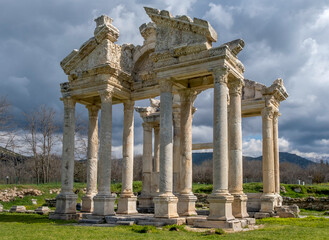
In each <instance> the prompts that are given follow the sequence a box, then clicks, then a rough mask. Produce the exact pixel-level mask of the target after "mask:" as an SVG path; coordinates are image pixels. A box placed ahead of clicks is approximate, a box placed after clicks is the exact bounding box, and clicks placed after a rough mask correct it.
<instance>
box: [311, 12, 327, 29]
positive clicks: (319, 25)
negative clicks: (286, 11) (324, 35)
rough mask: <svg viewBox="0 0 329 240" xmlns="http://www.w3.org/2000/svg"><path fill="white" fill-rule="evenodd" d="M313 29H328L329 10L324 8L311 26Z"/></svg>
mask: <svg viewBox="0 0 329 240" xmlns="http://www.w3.org/2000/svg"><path fill="white" fill-rule="evenodd" d="M312 27H313V28H314V29H324V28H326V27H329V8H326V9H325V10H324V11H323V12H322V13H321V14H320V15H319V17H318V19H317V20H316V22H315V23H314V24H313V25H312Z"/></svg>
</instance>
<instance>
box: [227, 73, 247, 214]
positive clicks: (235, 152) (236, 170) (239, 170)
mask: <svg viewBox="0 0 329 240" xmlns="http://www.w3.org/2000/svg"><path fill="white" fill-rule="evenodd" d="M228 86H229V93H230V111H229V123H228V126H229V141H228V142H229V192H230V194H232V195H233V197H234V201H233V204H232V212H233V216H234V217H238V218H245V217H248V216H249V215H248V213H247V195H245V194H244V193H243V160H242V125H241V93H242V87H243V86H244V82H243V80H242V79H233V80H231V81H229V84H228Z"/></svg>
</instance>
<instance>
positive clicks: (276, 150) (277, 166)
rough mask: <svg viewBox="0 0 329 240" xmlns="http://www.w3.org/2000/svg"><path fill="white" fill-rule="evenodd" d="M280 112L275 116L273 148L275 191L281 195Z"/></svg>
mask: <svg viewBox="0 0 329 240" xmlns="http://www.w3.org/2000/svg"><path fill="white" fill-rule="evenodd" d="M278 117H279V113H278V112H275V113H274V116H273V149H274V172H275V193H277V194H279V195H280V162H279V160H280V159H279V128H278Z"/></svg>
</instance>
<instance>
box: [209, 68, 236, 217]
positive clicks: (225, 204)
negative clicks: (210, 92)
mask: <svg viewBox="0 0 329 240" xmlns="http://www.w3.org/2000/svg"><path fill="white" fill-rule="evenodd" d="M213 77H214V122H213V125H214V127H213V133H214V134H213V135H214V136H213V149H214V150H213V192H212V194H211V195H210V196H209V197H208V201H209V203H210V206H209V211H210V214H209V217H208V219H209V220H231V219H234V217H233V215H232V202H233V199H234V198H233V196H232V195H231V194H229V191H228V143H227V141H228V129H227V128H228V126H227V100H228V89H227V81H228V69H226V68H218V69H215V70H214V71H213Z"/></svg>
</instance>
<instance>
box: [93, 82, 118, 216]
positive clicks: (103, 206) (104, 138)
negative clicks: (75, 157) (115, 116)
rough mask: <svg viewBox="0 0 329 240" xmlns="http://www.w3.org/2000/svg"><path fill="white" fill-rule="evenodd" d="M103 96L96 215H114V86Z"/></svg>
mask: <svg viewBox="0 0 329 240" xmlns="http://www.w3.org/2000/svg"><path fill="white" fill-rule="evenodd" d="M99 94H100V97H101V129H100V148H99V171H98V174H99V184H98V193H97V195H96V196H95V197H94V212H93V214H94V215H100V216H105V215H114V214H115V212H114V201H115V197H114V196H113V195H112V194H111V151H112V96H113V87H108V88H107V89H106V90H103V91H101V92H99Z"/></svg>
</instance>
